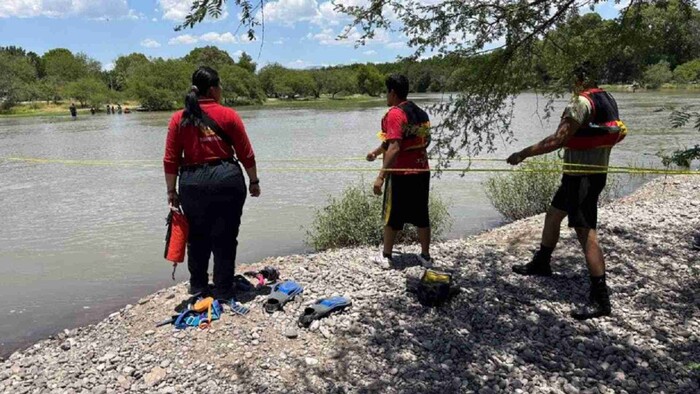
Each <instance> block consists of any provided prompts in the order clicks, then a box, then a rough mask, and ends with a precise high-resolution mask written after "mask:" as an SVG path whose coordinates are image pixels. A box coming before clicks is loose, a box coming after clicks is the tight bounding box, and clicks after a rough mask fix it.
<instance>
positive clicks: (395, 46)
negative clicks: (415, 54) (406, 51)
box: [385, 41, 406, 49]
mask: <svg viewBox="0 0 700 394" xmlns="http://www.w3.org/2000/svg"><path fill="white" fill-rule="evenodd" d="M385 46H386V47H387V48H391V49H401V48H405V47H406V43H405V42H400V41H397V42H389V43H387V44H386V45H385Z"/></svg>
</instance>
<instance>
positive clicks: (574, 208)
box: [552, 174, 608, 229]
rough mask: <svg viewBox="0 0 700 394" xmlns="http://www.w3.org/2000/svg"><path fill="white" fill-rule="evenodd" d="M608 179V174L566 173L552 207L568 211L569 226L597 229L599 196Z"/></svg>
mask: <svg viewBox="0 0 700 394" xmlns="http://www.w3.org/2000/svg"><path fill="white" fill-rule="evenodd" d="M607 179H608V177H607V174H591V175H580V176H577V175H566V174H565V175H564V176H562V178H561V186H559V190H557V193H556V194H555V195H554V198H553V199H552V207H554V208H556V209H559V210H561V211H565V212H566V214H567V215H568V216H569V227H582V228H592V229H595V228H596V227H597V226H598V197H599V196H600V192H602V191H603V188H605V182H606V181H607Z"/></svg>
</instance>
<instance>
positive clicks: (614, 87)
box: [600, 83, 700, 92]
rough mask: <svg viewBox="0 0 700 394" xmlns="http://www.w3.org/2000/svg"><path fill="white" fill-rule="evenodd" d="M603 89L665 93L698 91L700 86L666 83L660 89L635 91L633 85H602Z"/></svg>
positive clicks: (639, 88)
mask: <svg viewBox="0 0 700 394" xmlns="http://www.w3.org/2000/svg"><path fill="white" fill-rule="evenodd" d="M600 87H601V88H603V89H605V90H608V91H611V92H633V91H634V92H663V91H698V90H700V84H694V83H687V84H678V83H665V84H663V85H661V87H660V88H659V89H646V88H644V87H637V89H634V88H633V87H632V84H615V85H600Z"/></svg>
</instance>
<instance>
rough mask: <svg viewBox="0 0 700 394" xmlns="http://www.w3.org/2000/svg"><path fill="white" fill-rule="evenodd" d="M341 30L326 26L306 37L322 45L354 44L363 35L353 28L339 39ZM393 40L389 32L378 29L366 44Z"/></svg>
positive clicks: (386, 42)
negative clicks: (337, 30) (335, 30)
mask: <svg viewBox="0 0 700 394" xmlns="http://www.w3.org/2000/svg"><path fill="white" fill-rule="evenodd" d="M341 33H342V31H340V32H334V30H333V29H331V28H324V29H323V30H321V32H320V33H316V34H312V33H309V34H308V35H307V36H306V38H308V39H312V40H316V41H318V42H319V43H320V44H321V45H345V46H352V45H355V44H356V43H357V40H359V39H360V38H361V37H362V33H360V32H359V31H358V30H357V29H356V28H354V27H353V28H351V29H350V31H348V32H347V34H345V36H346V38H342V39H339V38H338V36H340V34H341ZM390 42H391V37H390V36H389V33H387V32H386V30H377V31H375V33H374V38H372V39H368V40H367V41H366V44H388V45H389V44H390ZM400 44H401V45H404V44H403V43H400Z"/></svg>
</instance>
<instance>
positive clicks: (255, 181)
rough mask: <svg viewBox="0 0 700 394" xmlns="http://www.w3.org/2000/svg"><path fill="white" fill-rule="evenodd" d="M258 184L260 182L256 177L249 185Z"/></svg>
mask: <svg viewBox="0 0 700 394" xmlns="http://www.w3.org/2000/svg"><path fill="white" fill-rule="evenodd" d="M259 184H260V179H256V180H254V181H250V185H251V186H253V185H259Z"/></svg>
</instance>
